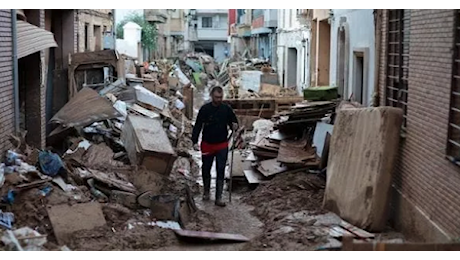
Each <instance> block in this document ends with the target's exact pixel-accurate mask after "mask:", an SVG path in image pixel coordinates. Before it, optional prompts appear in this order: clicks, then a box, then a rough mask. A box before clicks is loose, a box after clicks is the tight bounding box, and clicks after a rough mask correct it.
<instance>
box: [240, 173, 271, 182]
mask: <svg viewBox="0 0 460 260" xmlns="http://www.w3.org/2000/svg"><path fill="white" fill-rule="evenodd" d="M244 176H245V177H246V179H247V180H248V182H249V183H250V184H258V183H263V182H267V181H268V180H267V179H266V178H265V177H264V176H263V175H262V174H261V173H259V172H257V171H254V170H244Z"/></svg>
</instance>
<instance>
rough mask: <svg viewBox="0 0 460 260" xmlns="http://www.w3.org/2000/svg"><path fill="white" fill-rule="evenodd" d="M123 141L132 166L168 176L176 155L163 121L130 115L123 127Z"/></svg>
mask: <svg viewBox="0 0 460 260" xmlns="http://www.w3.org/2000/svg"><path fill="white" fill-rule="evenodd" d="M121 138H122V141H123V144H124V145H125V149H126V152H127V153H128V157H129V160H130V162H131V164H132V165H139V166H141V165H142V166H145V167H146V169H148V170H152V171H154V172H157V173H160V174H165V175H168V174H169V173H170V171H171V169H172V165H173V163H174V160H175V157H176V153H175V151H174V149H173V147H172V146H171V143H170V141H169V139H168V136H167V134H166V132H165V130H164V129H163V125H162V122H161V120H159V119H152V118H146V117H141V116H135V115H129V116H128V117H127V120H126V122H125V124H124V126H123V132H122V136H121Z"/></svg>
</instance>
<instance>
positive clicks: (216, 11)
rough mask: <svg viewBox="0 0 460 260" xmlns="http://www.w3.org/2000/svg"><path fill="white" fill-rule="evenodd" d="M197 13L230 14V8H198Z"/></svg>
mask: <svg viewBox="0 0 460 260" xmlns="http://www.w3.org/2000/svg"><path fill="white" fill-rule="evenodd" d="M196 13H197V14H228V9H196Z"/></svg>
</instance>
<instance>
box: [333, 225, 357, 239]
mask: <svg viewBox="0 0 460 260" xmlns="http://www.w3.org/2000/svg"><path fill="white" fill-rule="evenodd" d="M329 236H331V237H333V238H342V237H355V235H354V234H352V233H351V232H349V231H348V230H346V229H344V228H342V227H340V226H333V227H331V228H330V229H329Z"/></svg>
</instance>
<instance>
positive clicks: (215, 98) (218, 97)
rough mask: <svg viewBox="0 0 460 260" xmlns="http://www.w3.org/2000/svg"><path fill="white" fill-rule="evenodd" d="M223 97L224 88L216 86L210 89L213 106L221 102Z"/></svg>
mask: <svg viewBox="0 0 460 260" xmlns="http://www.w3.org/2000/svg"><path fill="white" fill-rule="evenodd" d="M223 98H224V90H223V89H222V87H219V86H216V87H213V88H212V89H211V99H212V103H213V104H214V105H215V106H218V105H220V104H221V103H222V100H223Z"/></svg>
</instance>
